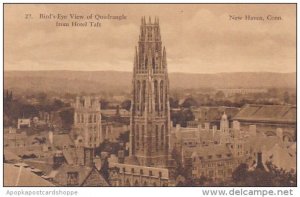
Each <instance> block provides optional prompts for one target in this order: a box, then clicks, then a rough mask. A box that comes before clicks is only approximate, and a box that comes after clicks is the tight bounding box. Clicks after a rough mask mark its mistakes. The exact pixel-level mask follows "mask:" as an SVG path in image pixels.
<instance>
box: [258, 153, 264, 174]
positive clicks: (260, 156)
mask: <svg viewBox="0 0 300 197" xmlns="http://www.w3.org/2000/svg"><path fill="white" fill-rule="evenodd" d="M256 169H260V170H264V171H265V167H264V165H263V161H262V152H257V165H256Z"/></svg>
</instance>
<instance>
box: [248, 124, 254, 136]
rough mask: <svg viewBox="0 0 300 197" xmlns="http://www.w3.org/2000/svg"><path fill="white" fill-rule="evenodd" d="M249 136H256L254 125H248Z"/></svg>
mask: <svg viewBox="0 0 300 197" xmlns="http://www.w3.org/2000/svg"><path fill="white" fill-rule="evenodd" d="M249 135H250V136H256V125H250V126H249Z"/></svg>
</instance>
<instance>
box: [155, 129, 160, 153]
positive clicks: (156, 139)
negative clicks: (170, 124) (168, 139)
mask: <svg viewBox="0 0 300 197" xmlns="http://www.w3.org/2000/svg"><path fill="white" fill-rule="evenodd" d="M158 132H159V131H158V125H155V148H156V151H158V141H159V139H158V137H159V135H158Z"/></svg>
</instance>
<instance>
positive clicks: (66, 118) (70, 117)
mask: <svg viewBox="0 0 300 197" xmlns="http://www.w3.org/2000/svg"><path fill="white" fill-rule="evenodd" d="M59 116H60V118H61V120H62V127H63V128H64V129H67V130H69V129H71V128H72V125H73V122H74V109H73V108H68V109H65V110H62V111H60V112H59Z"/></svg>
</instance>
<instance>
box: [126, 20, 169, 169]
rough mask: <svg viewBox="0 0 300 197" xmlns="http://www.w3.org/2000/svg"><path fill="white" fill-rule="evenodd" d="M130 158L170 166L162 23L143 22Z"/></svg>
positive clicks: (135, 72) (134, 83) (136, 63)
mask: <svg viewBox="0 0 300 197" xmlns="http://www.w3.org/2000/svg"><path fill="white" fill-rule="evenodd" d="M132 87H133V88H132V105H131V120H130V156H134V157H136V158H137V160H138V163H139V165H143V166H161V167H164V166H167V161H168V155H169V143H170V142H169V139H170V137H169V135H170V105H169V79H168V71H167V57H166V50H165V48H162V42H161V35H160V27H159V20H158V19H156V18H155V20H154V21H151V18H149V21H148V22H146V19H145V18H144V17H143V18H142V21H141V28H140V36H139V42H138V47H136V52H135V58H134V69H133V81H132Z"/></svg>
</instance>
